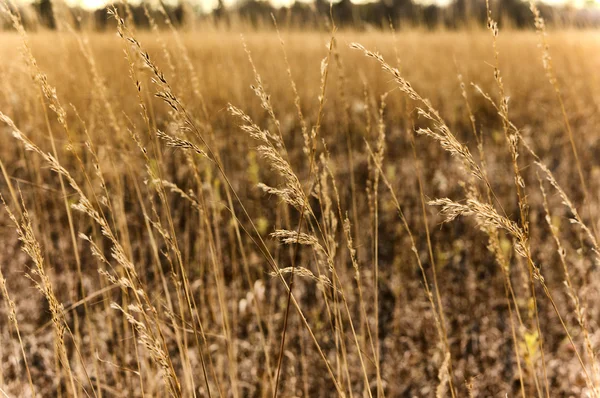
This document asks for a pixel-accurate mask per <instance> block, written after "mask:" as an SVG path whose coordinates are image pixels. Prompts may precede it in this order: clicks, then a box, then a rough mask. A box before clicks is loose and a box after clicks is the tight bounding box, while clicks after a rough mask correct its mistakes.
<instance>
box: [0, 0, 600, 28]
mask: <svg viewBox="0 0 600 398" xmlns="http://www.w3.org/2000/svg"><path fill="white" fill-rule="evenodd" d="M588 1H589V2H590V5H592V4H593V3H594V0H588ZM57 3H58V2H57V1H56V0H36V1H35V2H34V3H33V4H31V5H30V6H27V7H25V6H23V7H20V9H19V11H20V12H21V15H22V18H23V22H24V24H25V25H26V26H27V27H29V28H31V29H37V28H40V27H43V28H47V29H56V28H57V23H56V20H57V14H59V13H62V15H61V16H62V17H64V16H65V13H66V15H67V16H68V17H69V18H70V19H71V21H72V22H73V25H74V26H75V27H77V28H82V27H83V26H84V25H85V26H87V27H90V28H91V29H95V30H107V29H114V28H115V21H114V20H112V19H111V18H109V15H108V12H107V9H106V8H101V9H97V10H94V11H89V10H83V9H81V8H79V7H75V8H67V7H66V5H65V4H64V3H62V2H61V4H60V5H58V4H57ZM116 7H117V8H120V11H121V15H126V16H127V17H128V18H129V19H130V20H131V21H132V22H133V23H134V24H135V25H136V26H137V27H139V28H149V27H150V22H149V18H153V19H154V20H155V21H156V23H157V24H158V25H159V26H160V25H164V24H165V19H166V18H165V17H168V19H170V21H171V23H172V24H173V25H175V26H183V25H186V24H187V23H190V22H197V21H204V22H206V21H208V22H212V23H215V24H218V25H221V26H229V27H232V26H235V25H236V24H244V23H245V24H250V25H251V26H254V27H269V26H272V19H271V14H273V15H275V17H276V18H277V20H278V21H280V22H282V23H285V24H286V26H288V27H297V28H319V27H322V26H323V24H324V21H325V20H326V19H327V18H329V15H330V12H331V13H332V14H333V17H334V19H335V22H336V24H337V25H338V26H340V27H353V28H356V29H369V28H383V29H385V28H388V27H389V26H390V23H392V24H393V25H394V27H395V28H396V29H402V28H405V27H415V26H419V27H426V28H428V29H435V28H440V27H443V28H446V29H459V28H462V27H469V26H471V27H472V26H477V25H479V26H484V25H485V24H486V18H487V17H486V3H485V0H453V2H452V3H450V4H449V5H447V6H439V5H437V4H435V3H431V4H424V3H420V2H415V1H413V0H376V1H373V2H369V3H366V4H354V3H352V2H351V1H350V0H338V1H337V2H335V3H333V4H330V3H329V2H327V0H314V1H313V2H303V1H296V2H295V3H293V4H292V5H291V6H290V7H282V8H275V7H273V6H272V5H271V3H269V2H268V1H265V0H240V1H238V3H236V4H235V5H234V6H231V7H226V6H225V5H224V3H223V0H219V1H218V5H217V7H216V8H215V9H214V10H213V11H212V12H210V13H205V12H204V13H203V12H201V11H200V10H199V9H195V8H194V7H192V6H191V5H190V3H187V2H180V3H178V4H177V5H166V4H164V3H159V6H158V7H156V6H151V5H149V3H147V2H142V3H140V4H136V5H134V4H127V5H124V4H123V3H118V4H116ZM491 7H492V12H493V14H494V19H495V20H497V21H498V22H499V24H500V25H501V26H511V27H516V28H530V27H533V17H532V15H531V11H530V10H529V3H528V1H524V0H494V1H491ZM538 7H539V8H540V10H541V12H542V15H543V16H544V18H545V19H546V22H547V23H548V24H549V25H552V24H554V25H559V26H569V27H597V26H600V10H599V9H598V8H594V7H589V8H583V9H577V8H574V7H571V6H569V5H565V6H561V7H550V6H547V5H544V4H543V3H542V4H538ZM0 26H3V27H4V28H5V29H6V28H9V24H8V21H5V22H4V25H0Z"/></svg>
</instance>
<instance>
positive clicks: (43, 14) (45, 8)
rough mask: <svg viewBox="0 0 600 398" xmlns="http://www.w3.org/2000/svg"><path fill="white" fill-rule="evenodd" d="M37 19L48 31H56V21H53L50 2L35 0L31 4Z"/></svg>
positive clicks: (48, 0)
mask: <svg viewBox="0 0 600 398" xmlns="http://www.w3.org/2000/svg"><path fill="white" fill-rule="evenodd" d="M33 6H34V8H35V9H36V11H37V13H38V15H39V17H40V23H41V24H42V26H44V27H46V28H48V29H56V20H55V19H54V10H52V3H51V1H50V0H37V1H36V2H35V3H33Z"/></svg>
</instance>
